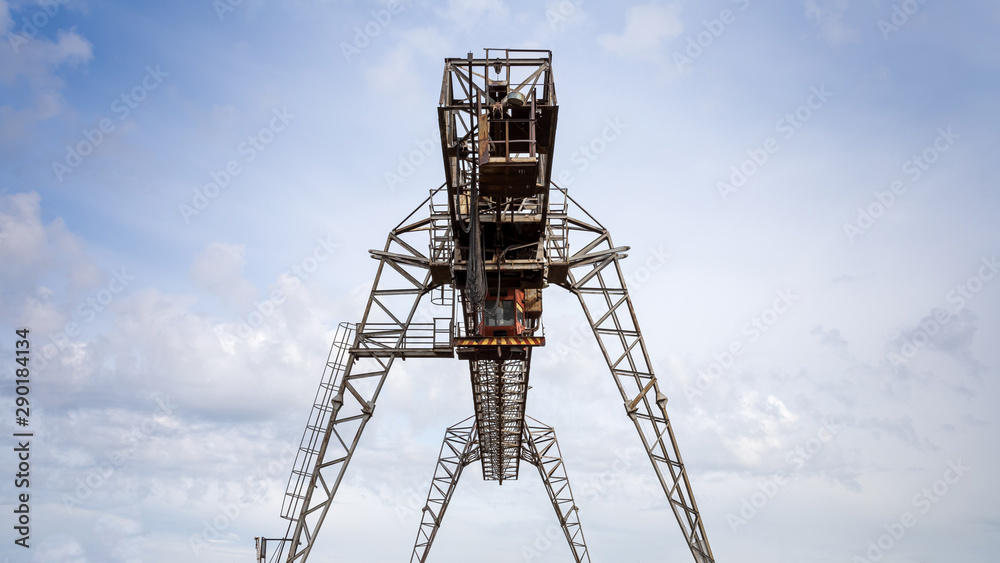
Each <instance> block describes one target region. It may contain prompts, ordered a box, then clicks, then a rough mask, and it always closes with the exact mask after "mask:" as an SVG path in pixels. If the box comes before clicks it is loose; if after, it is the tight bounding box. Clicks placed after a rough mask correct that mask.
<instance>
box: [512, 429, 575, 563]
mask: <svg viewBox="0 0 1000 563" xmlns="http://www.w3.org/2000/svg"><path fill="white" fill-rule="evenodd" d="M527 418H528V419H529V420H530V421H531V422H530V423H528V424H527V425H526V426H525V428H524V441H523V443H524V445H525V452H524V453H525V457H524V459H525V461H527V462H529V463H531V464H532V465H534V466H535V467H537V468H538V474H539V475H541V476H542V482H543V483H544V484H545V491H546V492H547V493H548V494H549V500H551V501H552V507H553V508H554V509H555V510H556V518H558V519H559V525H560V526H562V530H563V534H565V535H566V541H567V542H568V543H569V548H570V550H571V551H572V552H573V559H574V560H575V561H576V563H583V562H587V563H589V562H590V553H589V552H588V551H587V542H586V541H585V540H584V538H583V528H582V527H581V526H580V515H579V509H578V508H577V506H576V502H575V501H574V500H573V490H572V489H571V488H570V486H569V476H568V475H567V474H566V466H565V465H564V464H563V460H562V453H561V452H560V451H559V442H558V441H557V440H556V431H555V429H554V428H552V427H551V426H545V425H544V424H542V423H541V422H538V421H537V420H535V419H534V418H531V417H527Z"/></svg>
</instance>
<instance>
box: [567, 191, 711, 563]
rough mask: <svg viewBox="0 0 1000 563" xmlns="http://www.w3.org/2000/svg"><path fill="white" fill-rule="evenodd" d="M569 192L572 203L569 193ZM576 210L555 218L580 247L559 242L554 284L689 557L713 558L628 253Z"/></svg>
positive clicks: (702, 561) (704, 562)
mask: <svg viewBox="0 0 1000 563" xmlns="http://www.w3.org/2000/svg"><path fill="white" fill-rule="evenodd" d="M568 199H569V201H571V202H572V198H568ZM573 203H575V202H573ZM577 205H578V204H577ZM580 210H581V211H582V212H583V213H584V214H585V218H582V219H580V218H576V219H569V220H566V221H563V222H562V223H561V224H558V225H556V229H555V230H556V231H559V232H557V233H556V238H557V239H558V240H560V241H568V240H569V239H570V238H571V237H577V238H578V239H581V238H582V240H580V242H578V243H577V242H574V243H572V248H579V249H580V250H578V251H577V252H576V253H575V254H572V255H567V253H568V251H567V249H568V248H571V246H570V244H564V245H563V246H561V247H560V248H559V249H557V251H558V252H560V253H562V256H561V257H560V258H561V259H562V260H564V261H565V263H566V264H567V271H566V272H565V277H564V278H563V279H560V280H557V281H556V283H558V284H559V285H561V286H563V287H564V288H566V289H567V290H569V291H570V292H572V293H573V294H575V295H576V296H577V297H578V298H579V300H580V305H581V306H582V307H583V311H584V314H585V315H586V317H587V321H588V322H589V323H590V327H591V329H592V330H593V333H594V336H595V337H596V338H597V343H598V345H599V346H600V349H601V353H602V354H603V355H604V359H605V361H606V362H607V364H608V368H610V370H611V375H612V377H614V380H615V383H616V385H617V386H618V389H619V391H620V392H621V396H622V399H623V401H624V403H625V412H626V414H627V415H628V417H629V418H630V419H631V420H632V422H633V423H634V424H635V428H636V430H637V431H638V433H639V438H640V440H641V441H642V445H643V447H644V448H645V450H646V453H647V454H648V455H649V460H650V462H651V463H652V465H653V469H654V471H655V472H656V476H657V478H658V479H659V481H660V485H661V486H662V487H663V491H664V493H665V494H666V496H667V499H668V500H669V501H670V507H671V509H673V512H674V516H676V518H677V522H678V523H679V524H680V527H681V531H682V532H683V534H684V538H685V540H686V541H687V544H688V547H689V548H690V549H691V554H692V555H693V557H694V561H695V563H714V561H715V559H714V557H713V556H712V548H711V547H710V546H709V543H708V537H707V535H706V534H705V527H704V524H703V522H702V519H701V515H700V513H699V511H698V504H697V503H696V502H695V499H694V493H693V492H692V489H691V482H690V481H689V479H688V475H687V471H685V469H684V463H683V461H682V460H681V454H680V450H679V449H678V446H677V441H676V439H675V438H674V432H673V428H672V426H671V424H670V419H669V418H668V417H667V410H666V405H667V397H666V395H664V394H663V393H662V392H661V391H660V389H659V385H658V384H657V380H656V376H655V375H654V374H653V368H652V365H651V363H650V360H649V353H648V352H647V350H646V344H645V343H644V342H643V338H642V332H641V331H640V330H639V323H638V320H637V319H636V316H635V309H634V308H633V307H632V300H631V299H630V298H629V294H628V289H627V288H626V286H625V277H624V276H623V275H622V269H621V264H620V263H619V262H620V260H621V259H623V258H625V257H626V255H625V254H624V252H625V251H627V250H628V248H627V247H615V246H614V245H613V244H612V242H611V236H610V234H609V233H608V231H607V229H605V228H604V227H603V226H601V225H600V223H598V222H597V221H596V220H595V219H594V218H593V217H592V216H591V215H590V214H589V213H587V212H586V211H583V209H582V208H580Z"/></svg>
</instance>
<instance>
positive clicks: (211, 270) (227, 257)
mask: <svg viewBox="0 0 1000 563" xmlns="http://www.w3.org/2000/svg"><path fill="white" fill-rule="evenodd" d="M244 250H245V247H244V246H243V245H241V244H227V243H222V242H212V243H209V245H208V246H207V247H205V250H203V251H202V252H201V253H200V254H198V255H197V256H195V258H194V263H193V264H192V265H191V278H192V279H193V280H194V281H195V283H197V284H198V285H199V286H201V287H203V288H205V289H206V290H207V291H208V292H209V293H211V294H212V295H214V296H216V297H218V298H219V299H221V300H222V301H223V302H224V303H226V304H227V305H241V304H244V303H247V302H249V301H250V300H251V299H253V297H254V296H255V295H256V293H257V292H256V290H255V289H254V287H253V284H251V283H250V282H248V281H247V280H245V279H243V269H244V268H245V267H246V259H245V258H244V256H243V254H244Z"/></svg>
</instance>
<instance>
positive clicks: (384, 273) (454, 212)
mask: <svg viewBox="0 0 1000 563" xmlns="http://www.w3.org/2000/svg"><path fill="white" fill-rule="evenodd" d="M558 109H559V108H558V105H557V103H556V92H555V82H554V79H553V75H552V53H551V51H536V50H520V49H486V54H485V57H484V58H474V57H473V55H472V53H469V55H468V57H467V58H465V59H461V58H449V59H445V68H444V77H443V80H442V83H441V99H440V105H439V107H438V123H439V126H440V132H441V153H442V157H443V161H444V170H445V183H444V184H443V185H442V186H440V187H438V188H437V189H434V190H431V193H430V196H429V197H428V198H427V199H426V200H424V202H423V203H421V204H420V205H419V206H418V207H417V208H416V209H415V210H414V211H413V212H412V213H411V214H410V215H409V216H408V217H406V218H405V219H404V220H403V221H402V222H401V223H399V225H397V226H396V228H394V229H393V230H392V231H390V232H389V236H388V239H387V240H386V243H385V246H384V247H383V249H382V250H371V251H370V253H371V256H372V257H373V258H374V259H375V260H377V261H378V269H377V271H376V274H375V282H374V284H373V287H372V291H371V294H370V296H369V298H368V305H367V307H366V308H365V312H364V316H363V317H362V319H361V322H360V323H357V324H355V325H352V324H346V323H345V324H341V325H340V327H339V329H338V333H337V336H336V337H335V339H334V343H333V346H332V348H331V351H330V355H329V358H328V360H327V364H326V369H325V370H324V373H323V378H322V380H321V382H320V385H319V390H318V391H317V394H316V398H315V401H314V402H313V407H312V410H311V412H310V415H309V419H308V422H307V424H306V429H305V432H304V434H303V437H302V442H301V445H300V447H299V450H298V454H297V457H296V459H295V463H294V466H293V468H292V473H291V477H290V479H289V482H288V487H287V489H286V492H285V497H284V503H283V506H282V517H284V518H285V519H287V520H288V521H289V525H288V531H287V533H286V535H285V537H283V538H279V539H270V540H267V539H263V538H258V542H257V556H258V560H259V561H260V562H264V561H280V560H281V559H283V558H284V560H285V561H286V562H287V563H301V562H305V561H306V560H307V558H308V557H309V555H310V553H311V551H312V548H313V545H314V542H315V540H316V536H317V534H318V533H319V530H320V528H321V527H322V525H323V521H324V519H325V518H326V516H327V513H328V511H329V510H330V507H331V505H332V504H333V499H334V496H335V495H336V493H337V490H338V488H339V487H340V484H341V483H342V481H343V478H344V474H345V471H346V470H347V466H348V464H349V463H350V461H351V457H352V456H353V455H354V452H355V450H356V449H357V446H358V443H359V441H360V439H361V435H362V433H363V432H364V430H365V427H366V426H367V424H368V422H369V420H370V419H371V417H372V415H373V413H374V410H375V402H376V399H378V396H379V392H380V391H381V389H382V386H383V385H384V384H385V382H386V379H387V376H388V374H389V370H390V368H391V367H392V364H393V362H394V361H395V360H397V359H406V358H455V357H457V358H459V359H461V360H467V361H468V362H469V373H470V376H471V382H472V398H473V404H474V407H475V412H474V415H473V416H470V417H469V418H467V419H466V420H463V421H462V422H459V423H458V424H456V425H454V426H452V427H450V428H448V429H447V431H446V433H445V439H444V443H443V444H442V446H441V453H440V456H439V459H438V462H437V466H436V468H435V472H434V477H433V480H432V482H431V487H430V492H429V493H428V496H427V502H426V504H425V506H424V509H423V516H422V521H421V523H420V527H419V530H418V532H417V539H416V542H415V545H414V549H413V552H412V554H411V562H424V561H426V560H427V557H428V554H429V552H430V548H431V545H432V543H433V541H434V538H435V535H436V533H437V531H438V529H439V528H440V526H441V523H442V519H443V517H444V515H445V512H446V510H447V508H448V503H449V501H450V500H451V498H452V495H453V493H454V491H455V487H456V485H457V483H458V480H459V477H460V476H461V475H462V470H463V468H465V467H466V466H468V465H469V464H471V463H474V462H476V461H478V462H479V463H480V464H481V466H482V473H483V478H484V479H486V480H491V481H497V482H499V483H501V484H502V483H503V482H504V481H506V480H512V479H517V478H518V476H519V469H520V466H521V462H522V461H523V462H526V463H528V464H530V465H533V466H535V467H536V468H537V469H538V472H539V475H540V476H541V478H542V481H543V482H544V484H545V489H546V491H547V493H548V495H549V499H550V500H551V502H552V505H553V507H554V509H555V511H556V516H557V518H558V520H559V523H560V525H561V526H562V530H563V532H564V534H565V537H566V540H567V542H568V543H569V546H570V549H571V551H572V553H573V557H574V560H575V561H576V562H577V563H579V562H582V561H588V562H589V561H590V554H589V552H588V550H587V545H586V542H585V540H584V535H583V530H582V528H581V526H580V519H579V515H578V509H577V506H576V503H575V501H574V499H573V494H572V489H571V488H570V485H569V481H568V478H567V475H566V470H565V466H564V464H563V460H562V457H561V455H560V452H559V445H558V442H557V440H556V435H555V430H554V429H553V428H551V427H549V426H546V425H544V424H542V423H540V422H538V421H537V420H535V419H533V418H531V417H528V416H527V415H526V413H525V403H526V398H527V390H528V389H529V387H528V375H529V368H530V366H531V354H532V350H533V349H534V348H535V347H538V346H544V345H545V336H544V334H543V330H542V322H541V316H542V295H543V291H544V290H545V289H546V288H548V287H550V286H553V285H555V286H559V287H561V288H563V289H565V290H567V291H569V292H571V293H573V294H574V295H576V296H577V297H578V298H579V300H580V305H581V306H582V307H583V311H584V313H585V315H586V317H587V320H588V322H589V323H590V326H591V328H592V329H593V333H594V336H595V337H596V338H597V342H598V345H599V346H600V349H601V352H602V353H603V355H604V359H605V360H606V361H607V364H608V367H609V368H610V370H611V375H612V377H613V378H614V380H615V383H616V384H617V385H618V389H619V391H620V392H621V397H622V400H623V401H624V405H625V412H626V414H627V415H628V417H629V418H630V419H631V420H632V421H633V423H634V424H635V428H636V430H637V431H638V433H639V439H640V440H641V442H642V445H643V447H644V448H645V450H646V453H647V454H648V455H649V459H650V461H651V462H652V466H653V470H654V472H655V474H656V477H657V479H659V481H660V485H661V486H662V487H663V491H664V493H665V494H666V496H667V499H668V501H669V504H670V507H671V508H672V509H673V511H674V515H675V516H676V518H677V522H678V523H679V524H680V527H681V531H682V532H683V534H684V539H685V541H686V542H687V544H688V546H689V547H690V549H691V553H692V555H693V557H694V561H695V563H714V558H713V556H712V550H711V547H710V546H709V543H708V538H707V536H706V535H705V529H704V525H703V522H702V519H701V515H700V513H699V512H698V506H697V504H696V503H695V500H694V495H693V493H692V491H691V483H690V481H689V480H688V476H687V472H686V471H685V469H684V464H683V463H682V462H681V455H680V451H679V450H678V448H677V443H676V441H675V439H674V433H673V429H672V427H671V426H670V421H669V419H668V418H667V412H666V403H667V397H666V396H665V395H664V394H663V393H662V392H661V391H660V389H659V386H658V385H657V380H656V376H655V375H654V374H653V369H652V366H651V365H650V361H649V354H648V352H647V349H646V345H645V343H644V342H643V338H642V333H641V332H640V330H639V325H638V322H637V321H636V316H635V310H634V309H633V307H632V302H631V300H630V299H629V295H628V290H627V289H626V287H625V280H624V277H623V276H622V270H621V265H620V261H621V260H622V259H624V258H625V257H626V254H625V253H626V252H627V250H628V247H623V246H614V244H612V242H611V236H610V234H609V233H608V230H607V229H606V228H604V227H603V226H602V225H601V224H600V223H599V222H598V221H597V219H595V218H594V217H593V216H592V215H591V214H590V213H588V212H587V211H585V210H584V209H583V208H582V207H581V206H580V205H579V204H578V203H577V202H576V201H574V200H573V199H572V198H571V197H570V196H569V194H568V193H567V191H566V190H565V189H562V188H560V187H558V186H556V185H555V184H554V183H553V182H552V181H551V174H552V155H553V150H554V147H555V133H556V123H557V117H558ZM268 542H271V544H272V545H274V544H275V543H277V546H276V547H275V549H273V550H272V551H273V553H272V554H271V556H270V557H269V556H268V554H267V546H268ZM286 550H287V553H286Z"/></svg>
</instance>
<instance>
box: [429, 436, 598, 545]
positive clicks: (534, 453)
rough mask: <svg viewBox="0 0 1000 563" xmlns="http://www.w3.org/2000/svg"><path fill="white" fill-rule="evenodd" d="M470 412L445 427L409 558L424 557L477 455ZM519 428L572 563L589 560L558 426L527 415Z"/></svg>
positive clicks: (524, 454)
mask: <svg viewBox="0 0 1000 563" xmlns="http://www.w3.org/2000/svg"><path fill="white" fill-rule="evenodd" d="M473 419H474V417H469V418H467V419H465V420H463V421H462V422H459V423H458V424H456V425H454V426H452V427H450V428H448V430H447V431H445V435H444V442H443V443H442V444H441V454H440V456H439V457H438V462H437V467H436V468H435V470H434V477H433V479H432V480H431V488H430V491H429V492H428V493H427V503H426V504H425V505H424V508H423V516H422V517H421V521H420V528H418V530H417V540H416V542H415V545H414V546H413V554H412V555H411V557H410V563H425V562H426V561H427V557H428V556H429V555H430V550H431V545H432V544H433V543H434V538H435V537H436V536H437V532H438V530H439V529H440V528H441V523H442V521H443V520H444V514H445V511H447V509H448V503H449V502H451V498H452V496H453V495H454V494H455V488H456V487H457V486H458V480H459V478H460V477H461V476H462V470H463V469H464V468H465V467H466V466H467V465H469V464H470V463H473V462H475V461H476V460H477V459H480V456H481V454H482V450H481V447H480V446H479V445H478V444H477V437H478V436H477V434H478V428H477V423H476V422H475V420H473ZM528 421H530V422H529V423H527V424H525V425H524V426H523V429H522V446H521V447H520V448H519V449H520V451H519V455H520V457H521V459H523V460H524V461H526V462H528V463H530V464H531V465H534V466H535V467H536V468H538V474H539V476H540V477H541V478H542V483H543V484H544V485H545V491H546V493H548V495H549V501H550V502H552V508H554V509H555V512H556V518H557V519H558V520H559V525H560V527H561V528H562V531H563V535H564V536H565V537H566V541H567V543H568V544H569V547H570V550H571V551H572V553H573V559H574V561H575V562H576V563H584V562H585V563H590V554H589V553H588V552H587V543H586V540H585V539H584V537H583V528H582V527H581V525H580V516H579V509H578V508H577V506H576V502H575V501H574V500H573V490H572V489H571V488H570V485H569V477H568V476H567V474H566V467H565V465H564V464H563V459H562V454H561V453H560V451H559V442H558V441H557V440H556V431H555V429H554V428H552V427H551V426H546V425H545V424H542V423H541V422H538V421H537V420H535V419H533V418H531V417H527V420H526V421H525V422H528Z"/></svg>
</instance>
